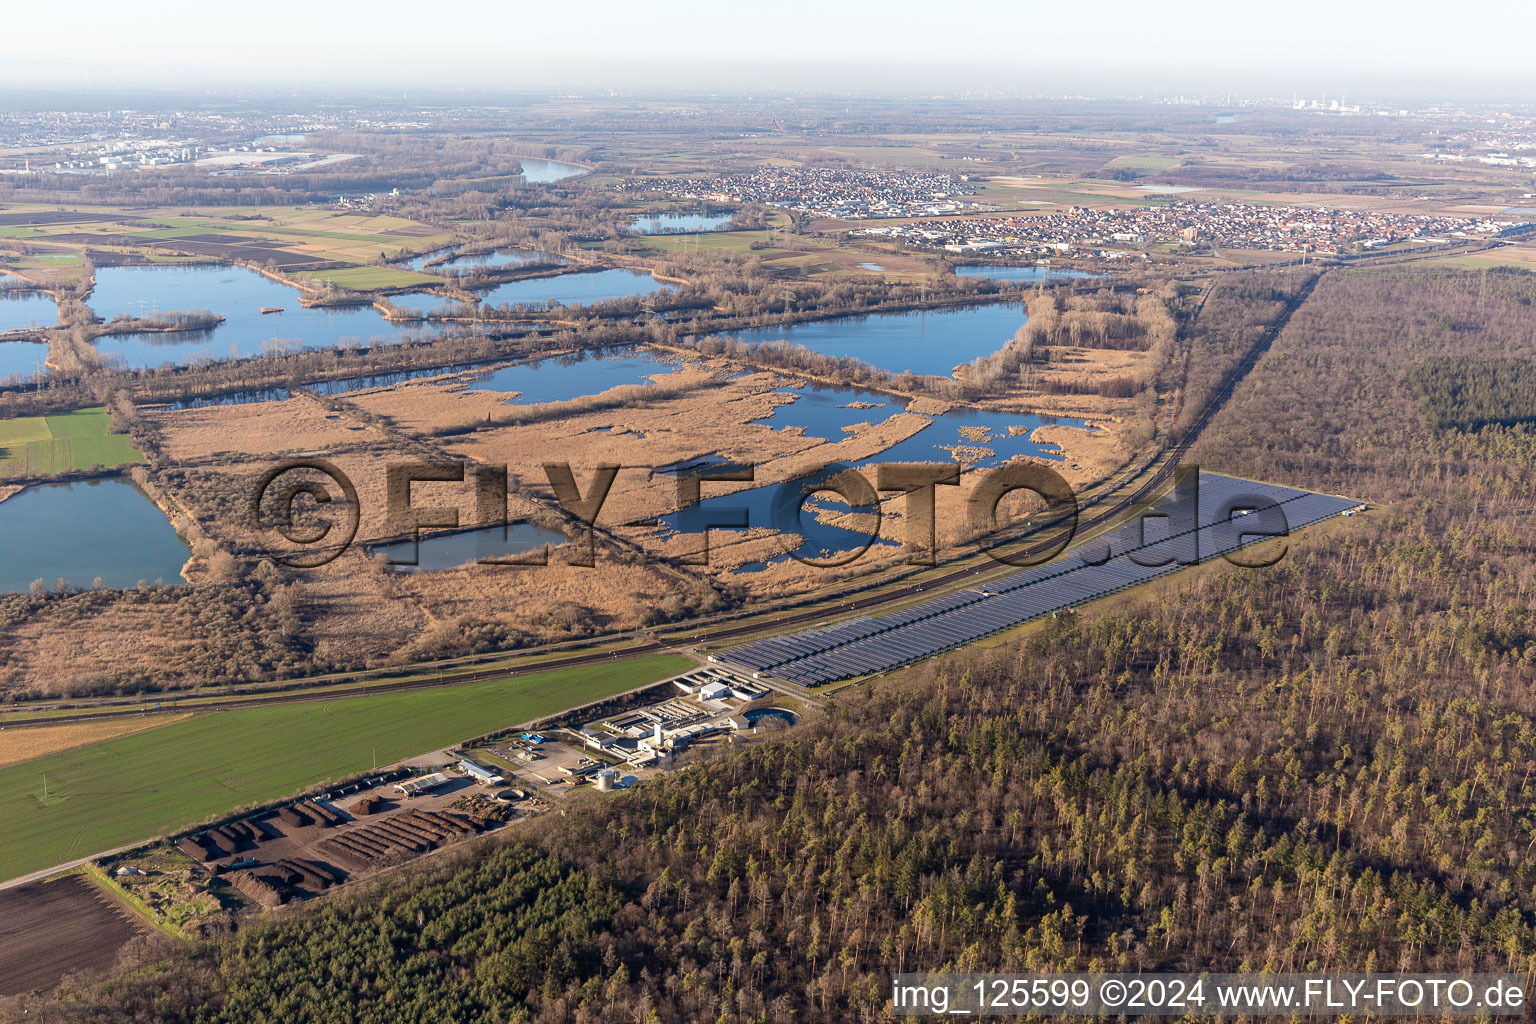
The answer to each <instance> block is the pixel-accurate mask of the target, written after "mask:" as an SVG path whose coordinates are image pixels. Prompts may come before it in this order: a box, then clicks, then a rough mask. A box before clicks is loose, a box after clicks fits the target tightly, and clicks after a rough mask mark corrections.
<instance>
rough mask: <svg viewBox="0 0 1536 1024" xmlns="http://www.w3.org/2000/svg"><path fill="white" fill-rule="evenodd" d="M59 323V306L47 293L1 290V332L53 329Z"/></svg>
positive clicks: (10, 289)
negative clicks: (23, 329)
mask: <svg viewBox="0 0 1536 1024" xmlns="http://www.w3.org/2000/svg"><path fill="white" fill-rule="evenodd" d="M58 322H59V304H58V303H57V302H55V301H54V300H53V296H52V295H49V294H48V293H47V292H23V291H16V290H15V289H13V288H0V331H14V330H16V329H17V328H19V327H53V326H55V325H56V324H58Z"/></svg>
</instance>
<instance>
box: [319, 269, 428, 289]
mask: <svg viewBox="0 0 1536 1024" xmlns="http://www.w3.org/2000/svg"><path fill="white" fill-rule="evenodd" d="M299 276H300V277H306V278H310V279H313V280H320V281H325V282H328V283H330V284H333V285H335V286H336V287H338V288H347V289H350V290H352V291H367V290H369V289H371V288H401V287H405V286H408V285H418V284H419V285H429V284H442V283H443V279H442V278H440V277H435V276H433V275H432V274H419V273H417V272H416V271H414V270H396V269H395V268H394V267H344V268H342V269H340V270H317V271H315V272H313V273H308V274H301V275H299Z"/></svg>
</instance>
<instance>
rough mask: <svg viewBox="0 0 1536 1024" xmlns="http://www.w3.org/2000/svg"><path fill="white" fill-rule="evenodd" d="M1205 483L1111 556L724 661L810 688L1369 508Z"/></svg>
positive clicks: (783, 639)
mask: <svg viewBox="0 0 1536 1024" xmlns="http://www.w3.org/2000/svg"><path fill="white" fill-rule="evenodd" d="M1195 483H1196V480H1195V475H1194V474H1189V476H1188V478H1187V479H1186V480H1185V481H1184V482H1183V483H1182V484H1181V485H1179V486H1178V487H1177V488H1175V489H1174V490H1173V491H1170V492H1169V493H1168V494H1166V495H1164V496H1163V497H1162V498H1161V499H1159V500H1158V501H1157V502H1155V503H1154V504H1153V505H1152V506H1151V507H1150V508H1149V510H1147V512H1146V515H1145V516H1135V517H1133V518H1132V520H1131V521H1130V522H1128V523H1126V524H1125V525H1123V526H1122V527H1120V529H1119V530H1117V531H1115V532H1114V533H1113V534H1112V535H1110V537H1109V538H1107V539H1108V541H1109V550H1108V551H1106V550H1104V547H1105V538H1100V539H1097V540H1094V541H1088V542H1085V543H1082V544H1079V545H1077V546H1075V547H1073V548H1071V549H1069V550H1068V551H1066V552H1064V553H1063V554H1061V555H1058V556H1057V557H1056V558H1055V559H1053V560H1051V561H1050V562H1047V563H1046V564H1044V565H1038V566H1033V567H1030V568H1027V569H1023V570H1021V571H1019V572H1016V573H1013V574H1012V575H1009V576H1006V577H1003V578H1002V579H998V580H992V581H989V582H987V583H985V584H980V585H977V586H974V587H970V588H968V589H965V590H959V591H955V592H952V593H948V594H944V595H943V596H941V597H935V598H931V599H930V600H927V601H923V602H920V603H918V604H915V605H912V606H910V607H907V608H903V609H901V610H899V611H894V612H887V613H885V614H881V615H871V616H861V617H859V618H855V619H850V620H848V621H845V622H838V623H835V624H833V625H829V626H819V627H816V628H813V629H806V630H801V631H799V632H795V633H786V634H783V635H781V636H773V637H766V638H764V639H761V640H753V641H751V642H749V643H745V644H741V645H740V646H737V647H732V648H730V649H728V650H726V651H723V652H721V654H720V655H719V657H720V658H721V659H722V660H724V661H728V662H732V663H734V664H737V665H741V666H743V667H745V668H747V669H750V670H752V671H754V672H761V673H763V674H765V675H771V676H775V677H777V678H780V679H784V680H786V681H788V682H792V683H799V684H800V685H802V686H822V685H825V684H827V683H831V682H836V681H837V680H840V679H849V678H852V677H854V676H862V675H868V674H870V673H874V672H882V671H885V670H887V669H892V668H896V667H898V666H901V665H905V664H908V663H910V662H913V661H918V660H920V659H922V658H927V657H930V656H932V655H934V654H938V653H939V652H941V651H947V650H949V649H951V648H954V647H959V646H961V645H962V644H967V643H971V642H973V641H975V640H979V639H981V638H982V637H985V636H988V635H990V634H992V633H998V632H1001V631H1003V630H1006V629H1011V628H1013V627H1014V626H1018V625H1020V624H1022V623H1025V622H1028V621H1030V620H1031V619H1037V618H1039V617H1041V616H1042V615H1047V614H1050V613H1052V612H1056V611H1060V610H1062V609H1064V608H1071V607H1073V606H1074V605H1078V604H1082V603H1084V602H1087V601H1091V600H1093V599H1095V598H1098V597H1103V596H1105V595H1107V594H1113V593H1115V592H1117V591H1120V590H1124V589H1126V588H1127V587H1134V586H1138V585H1140V584H1142V583H1146V582H1148V581H1149V580H1153V579H1156V578H1158V577H1159V576H1165V575H1168V574H1170V573H1174V572H1177V571H1178V570H1179V569H1181V568H1184V566H1185V565H1186V564H1190V563H1191V562H1193V561H1201V562H1204V561H1209V560H1210V559H1212V558H1219V557H1221V556H1222V555H1224V554H1228V553H1230V552H1233V551H1235V550H1237V549H1238V548H1242V547H1248V546H1250V545H1253V544H1258V543H1263V542H1264V541H1265V540H1266V539H1267V537H1266V536H1264V535H1257V536H1255V535H1244V534H1243V533H1242V532H1241V531H1242V530H1243V529H1245V528H1246V529H1251V530H1254V531H1256V532H1268V533H1271V534H1272V533H1275V532H1280V531H1279V530H1277V529H1276V527H1279V528H1280V530H1294V529H1297V528H1299V527H1303V526H1307V525H1310V524H1312V523H1315V522H1318V521H1319V520H1322V519H1327V518H1328V517H1330V516H1335V515H1338V514H1339V513H1341V512H1346V511H1348V510H1349V509H1352V508H1356V507H1358V506H1359V505H1360V502H1358V501H1355V500H1353V499H1350V498H1340V497H1335V496H1333V495H1328V494H1313V493H1311V492H1308V491H1300V490H1296V489H1294V488H1290V487H1280V486H1277V485H1274V484H1262V483H1255V482H1252V481H1248V480H1239V479H1237V478H1235V477H1229V476H1222V475H1220V474H1216V473H1204V472H1202V473H1200V474H1199V475H1198V494H1197V492H1196V488H1195V486H1193V485H1194V484H1195ZM1234 508H1236V509H1239V510H1241V509H1252V510H1253V511H1251V512H1242V511H1237V512H1234ZM1277 509H1278V513H1277V511H1276V510H1277ZM1249 515H1252V516H1254V517H1256V518H1253V519H1249V518H1248V516H1249ZM1280 516H1283V519H1280ZM1106 555H1111V556H1112V557H1109V558H1108V559H1107V560H1105V556H1106ZM1090 561H1092V562H1101V561H1102V562H1103V564H1099V565H1093V564H1088V563H1089V562H1090Z"/></svg>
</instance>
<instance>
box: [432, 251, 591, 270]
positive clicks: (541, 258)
mask: <svg viewBox="0 0 1536 1024" xmlns="http://www.w3.org/2000/svg"><path fill="white" fill-rule="evenodd" d="M569 262H570V261H569V260H567V259H566V258H565V257H564V256H557V255H555V254H554V253H552V252H540V251H539V250H537V249H497V250H495V251H493V252H477V253H470V254H468V255H465V256H455V257H454V258H453V259H451V260H448V261H447V262H445V263H439V264H438V265H437V266H435V267H433V268H432V269H433V270H465V269H468V268H470V267H522V266H526V265H528V264H529V263H569Z"/></svg>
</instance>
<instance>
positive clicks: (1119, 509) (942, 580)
mask: <svg viewBox="0 0 1536 1024" xmlns="http://www.w3.org/2000/svg"><path fill="white" fill-rule="evenodd" d="M1326 272H1327V271H1326V270H1324V271H1321V272H1319V273H1318V275H1317V276H1316V277H1314V278H1313V279H1312V280H1311V281H1309V282H1308V283H1307V284H1306V285H1305V286H1304V287H1303V288H1302V290H1301V291H1300V292H1299V293H1298V294H1297V295H1296V297H1295V298H1294V299H1292V300H1291V301H1290V302H1289V303H1287V305H1286V308H1285V309H1284V310H1283V311H1282V312H1281V315H1280V316H1279V317H1278V318H1277V319H1276V321H1275V322H1274V323H1273V324H1272V325H1270V326H1269V327H1268V328H1266V329H1265V332H1264V335H1263V337H1261V338H1260V339H1259V340H1258V341H1257V342H1255V344H1254V347H1253V349H1252V350H1251V351H1250V352H1249V353H1248V355H1247V356H1246V357H1245V358H1244V359H1243V361H1242V362H1241V363H1239V364H1238V367H1237V369H1236V370H1235V371H1234V372H1233V373H1232V376H1231V378H1230V379H1229V380H1228V381H1227V383H1226V384H1225V385H1224V386H1223V387H1222V389H1221V391H1219V392H1218V393H1217V394H1216V395H1215V397H1214V398H1212V400H1211V401H1210V402H1209V403H1208V404H1207V405H1206V407H1205V409H1204V410H1203V411H1202V412H1201V414H1200V418H1199V419H1198V420H1196V421H1195V423H1194V425H1193V426H1192V427H1191V428H1190V429H1189V430H1188V431H1187V432H1186V433H1185V435H1184V436H1183V437H1182V438H1181V439H1180V440H1179V441H1178V443H1177V444H1175V445H1174V446H1173V447H1172V448H1170V449H1169V450H1168V451H1167V452H1166V455H1165V457H1164V458H1163V461H1162V464H1161V465H1160V466H1158V468H1157V469H1155V470H1154V471H1153V472H1152V474H1151V476H1149V477H1148V478H1147V479H1146V480H1145V481H1143V482H1142V483H1141V484H1140V485H1139V486H1138V487H1137V488H1136V490H1135V491H1133V492H1132V493H1130V494H1128V495H1126V496H1124V497H1122V498H1120V499H1118V500H1116V501H1114V503H1113V504H1111V505H1109V506H1107V507H1105V508H1103V509H1101V510H1099V511H1097V512H1095V513H1094V514H1093V515H1092V516H1090V517H1089V518H1087V519H1085V520H1080V521H1079V523H1078V527H1077V529H1078V531H1079V532H1088V531H1092V530H1095V529H1097V528H1098V527H1100V526H1104V525H1107V524H1108V523H1110V522H1112V521H1113V520H1115V519H1117V518H1118V517H1119V516H1121V515H1122V514H1124V513H1125V512H1127V511H1129V510H1131V509H1133V508H1135V507H1136V506H1138V505H1140V504H1142V503H1144V502H1145V501H1146V500H1147V499H1149V498H1151V497H1152V496H1154V495H1156V494H1157V493H1158V492H1160V491H1161V490H1162V489H1163V487H1164V485H1166V484H1168V483H1170V482H1171V481H1172V480H1173V476H1174V473H1175V472H1177V470H1178V468H1179V464H1180V463H1181V462H1182V461H1183V459H1184V456H1185V455H1186V454H1187V453H1188V452H1189V449H1190V447H1191V446H1192V445H1193V444H1194V443H1195V441H1196V440H1198V439H1199V437H1200V435H1201V433H1203V432H1204V430H1205V428H1206V426H1207V425H1208V424H1209V423H1210V421H1211V418H1212V417H1213V416H1215V415H1216V413H1217V412H1218V411H1220V409H1221V408H1222V406H1224V405H1225V404H1226V402H1227V400H1228V399H1229V398H1231V396H1232V394H1233V392H1234V391H1235V390H1236V389H1237V386H1238V385H1239V384H1240V383H1242V381H1243V380H1244V379H1245V378H1246V377H1247V376H1248V374H1249V373H1250V372H1251V371H1252V370H1253V368H1254V366H1256V365H1257V364H1258V361H1259V360H1260V359H1262V358H1263V356H1264V354H1265V353H1266V352H1268V351H1269V346H1270V345H1271V344H1272V343H1273V341H1274V339H1275V338H1276V337H1278V336H1279V334H1280V332H1281V331H1282V330H1284V329H1285V325H1286V324H1287V323H1289V322H1290V319H1291V317H1292V316H1293V315H1294V314H1295V312H1296V310H1298V309H1300V308H1301V306H1302V304H1303V303H1305V302H1306V300H1307V298H1308V297H1309V296H1310V295H1311V294H1312V290H1313V288H1314V287H1316V285H1317V282H1318V281H1319V280H1320V279H1321V278H1322V276H1323V274H1324V273H1326ZM1059 543H1060V541H1059V540H1057V539H1049V540H1044V541H1041V542H1039V543H1038V544H1035V545H1033V546H1029V547H1025V548H1024V549H1022V553H1025V554H1029V555H1036V554H1042V553H1044V552H1046V551H1049V550H1051V549H1052V548H1053V547H1055V546H1057V545H1058V544H1059ZM1007 568H1008V567H1007V566H1000V565H998V564H997V563H993V562H978V563H976V564H974V565H969V566H965V567H964V568H959V569H955V570H953V571H951V572H949V573H947V574H945V575H943V576H940V577H938V578H937V579H927V580H924V581H923V582H922V583H921V584H918V583H911V584H908V585H906V586H903V587H900V588H898V589H897V590H894V591H887V592H885V593H881V594H872V595H869V596H867V597H862V598H857V597H856V598H853V599H852V600H850V601H847V602H845V603H844V604H843V605H841V606H840V607H837V608H827V607H819V608H812V609H809V610H806V611H802V612H788V613H786V614H784V615H783V616H782V617H780V618H779V619H777V620H776V621H775V622H774V623H773V626H772V627H771V629H772V630H778V629H791V628H793V627H796V626H803V625H806V624H813V623H816V622H821V621H825V620H827V619H832V618H843V617H845V616H847V615H852V614H857V613H859V612H867V611H870V610H873V609H878V608H883V607H886V606H888V605H896V604H901V603H903V602H906V601H909V600H913V599H915V598H916V597H917V596H918V595H919V594H930V595H931V593H932V592H934V591H939V590H943V589H945V588H948V587H953V586H957V585H960V584H963V583H966V582H968V581H971V580H976V579H979V578H984V577H987V576H990V575H992V574H994V573H997V572H999V571H1002V570H1006V569H1007ZM878 585H881V584H871V586H878ZM769 631H770V627H766V626H765V625H764V624H763V623H762V622H745V623H722V624H721V625H719V626H714V627H705V628H701V629H700V630H699V631H698V632H697V633H696V634H695V636H694V637H693V639H692V640H690V641H688V642H689V643H691V644H710V645H718V644H720V643H722V642H726V641H729V640H733V639H736V638H738V637H746V636H752V635H755V634H760V633H765V632H769ZM679 642H681V641H679ZM676 650H677V647H676V646H675V645H674V644H672V643H668V642H667V641H665V640H662V639H657V638H652V639H649V640H646V641H643V642H642V643H639V644H636V645H634V646H631V647H627V648H625V649H624V650H623V651H592V652H590V653H586V654H575V655H571V656H569V657H564V658H555V659H551V660H548V661H541V662H538V663H537V664H534V665H529V666H527V667H526V668H524V669H515V668H514V669H507V668H497V669H477V670H473V671H451V672H442V673H440V674H439V675H436V676H432V677H429V678H425V679H400V680H394V681H381V682H378V683H370V684H366V685H363V686H357V687H353V688H351V689H348V690H346V691H344V692H340V693H338V692H336V691H334V690H332V691H306V690H292V691H283V692H280V693H275V694H272V695H271V696H265V697H249V698H236V699H233V700H222V701H219V702H218V703H217V704H194V703H190V702H188V703H180V702H177V701H175V700H166V699H161V700H160V701H158V702H157V705H158V706H157V707H156V709H155V710H154V711H153V712H149V711H146V710H144V709H143V708H118V709H115V710H111V711H101V712H93V713H88V714H82V715H69V716H58V717H52V718H49V717H40V718H15V719H10V720H8V721H6V722H5V723H4V726H5V727H11V726H23V725H59V724H64V723H67V722H95V721H103V720H107V719H114V718H133V717H139V716H143V715H145V714H150V713H154V714H174V713H178V712H186V711H233V710H238V709H240V708H252V707H267V706H270V705H273V704H302V703H307V702H311V701H324V700H338V699H341V698H344V697H362V696H368V695H372V694H381V693H399V692H402V691H407V690H429V689H437V688H440V687H444V686H463V685H465V684H468V683H477V682H486V681H489V680H492V679H503V678H506V677H508V676H515V675H517V673H518V672H519V671H523V672H544V671H548V670H553V669H566V668H580V667H582V666H584V665H601V664H612V663H613V662H614V661H616V660H623V659H628V658H635V657H642V656H645V655H651V654H665V653H668V652H674V653H675V652H676Z"/></svg>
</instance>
